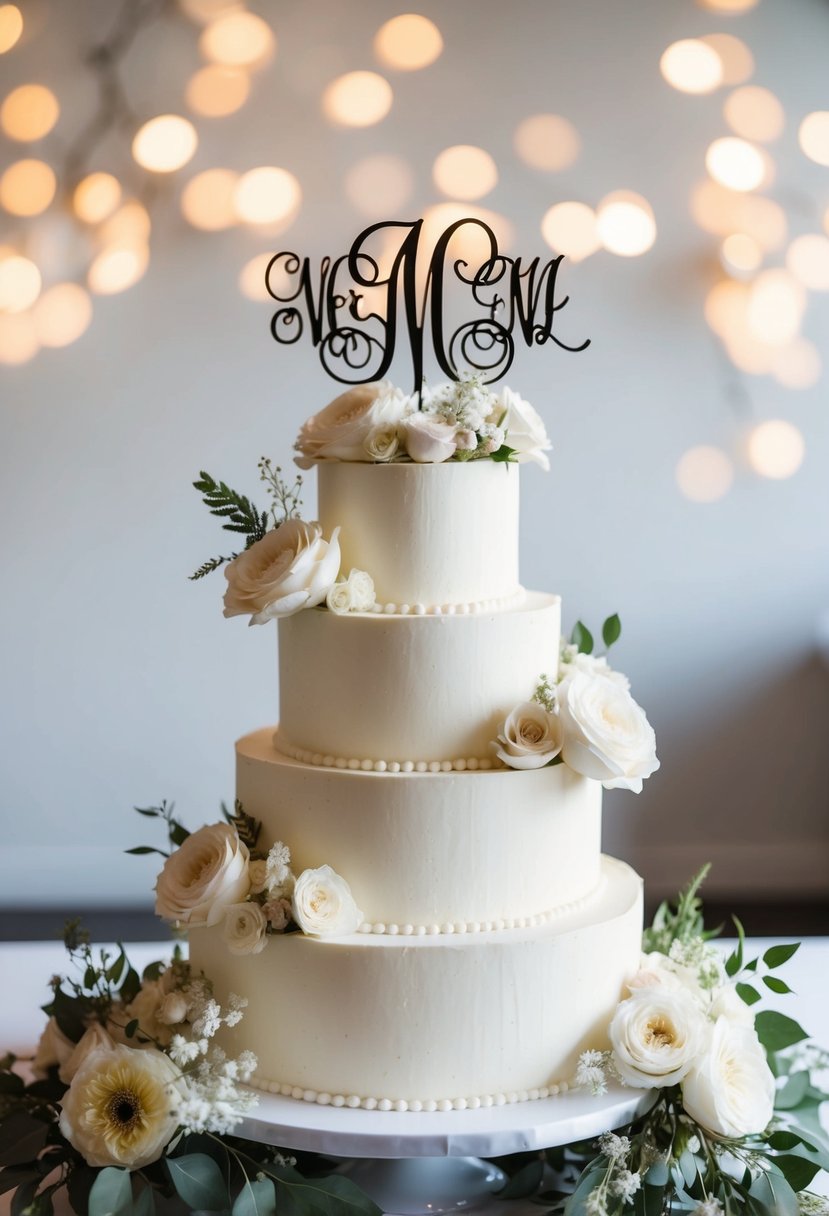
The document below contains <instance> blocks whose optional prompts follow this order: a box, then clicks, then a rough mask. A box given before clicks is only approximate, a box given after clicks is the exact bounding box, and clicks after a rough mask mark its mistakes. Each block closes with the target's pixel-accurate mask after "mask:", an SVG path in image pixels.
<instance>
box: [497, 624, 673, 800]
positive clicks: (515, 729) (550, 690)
mask: <svg viewBox="0 0 829 1216" xmlns="http://www.w3.org/2000/svg"><path fill="white" fill-rule="evenodd" d="M492 750H493V752H494V754H495V755H496V756H497V757H498V759H499V760H501V761H502V763H504V764H506V765H508V766H509V767H510V768H516V769H532V768H542V767H543V766H544V765H545V764H550V763H551V761H553V760H556V759H558V757H561V760H562V761H563V762H564V763H565V764H566V765H567V766H568V767H569V768H571V769H573V770H574V772H577V773H581V774H582V775H583V776H585V777H591V778H593V780H595V781H601V783H602V785H603V786H604V787H605V789H628V790H633V791H634V792H635V793H639V792H640V791H641V789H642V782H643V780H644V779H645V778H646V777H650V775H651V774H652V773H654V772H656V770H657V769H658V768H659V761H658V759H657V757H656V736H655V735H654V732H653V727H652V726H651V724H650V723H649V722H648V719H647V717H646V716H645V711H644V710H643V709H642V708H641V706H640V705H638V704H637V703H636V701H634V699H633V697H632V696H631V695H630V682H629V681H628V679H627V677H626V676H624V675H622V673H621V672H618V671H614V670H613V669H612V668H611V667H610V666H609V665H608V662H607V659H606V658H604V657H596V656H594V655H588V654H580V653H579V652H578V650H577V649H576V648H575V647H571V646H568V647H565V648H563V650H562V655H561V665H560V669H559V677H558V682H557V683H555V684H554V683H552V682H551V681H550V680H549V678H548V677H546V676H542V677H541V680H540V681H539V684H538V687H537V688H536V691H535V696H534V699H533V700H532V701H525V702H523V703H522V704H520V705H517V706H516V707H515V709H513V710H512V712H511V713H509V714H508V715H507V717H506V719H505V720H504V723H503V725H502V727H501V731H500V733H499V735H498V738H497V740H496V741H495V742H494V743H493V744H492Z"/></svg>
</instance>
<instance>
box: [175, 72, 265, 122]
mask: <svg viewBox="0 0 829 1216" xmlns="http://www.w3.org/2000/svg"><path fill="white" fill-rule="evenodd" d="M249 96H250V77H249V76H248V74H247V72H246V71H245V70H244V68H223V67H220V66H219V65H218V64H216V63H210V64H208V65H207V67H206V68H200V69H199V71H198V72H195V73H194V74H193V75H192V76H191V77H190V79H189V80H188V81H187V88H186V89H185V93H184V99H185V101H186V102H187V105H188V106H189V107H190V109H191V110H192V111H193V113H194V114H201V115H202V116H203V117H204V118H223V117H224V116H225V115H226V114H235V113H236V111H237V110H240V109H241V108H242V106H243V105H244V104H245V102H246V101H247V99H248V97H249Z"/></svg>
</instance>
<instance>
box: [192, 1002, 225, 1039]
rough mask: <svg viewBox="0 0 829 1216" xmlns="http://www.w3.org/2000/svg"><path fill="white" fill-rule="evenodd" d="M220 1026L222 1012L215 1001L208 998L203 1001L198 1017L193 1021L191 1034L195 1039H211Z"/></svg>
mask: <svg viewBox="0 0 829 1216" xmlns="http://www.w3.org/2000/svg"><path fill="white" fill-rule="evenodd" d="M221 1024H222V1011H221V1008H220V1006H219V1005H218V1003H217V1002H216V1001H214V1000H213V998H212V997H210V999H209V1000H207V1001H205V1003H204V1006H203V1008H202V1009H201V1011H200V1012H199V1014H198V1016H197V1017H196V1018H195V1019H194V1020H193V1023H192V1025H193V1034H194V1035H196V1037H197V1038H205V1039H212V1038H213V1035H214V1034H215V1033H216V1031H217V1030H218V1029H219V1027H220V1026H221Z"/></svg>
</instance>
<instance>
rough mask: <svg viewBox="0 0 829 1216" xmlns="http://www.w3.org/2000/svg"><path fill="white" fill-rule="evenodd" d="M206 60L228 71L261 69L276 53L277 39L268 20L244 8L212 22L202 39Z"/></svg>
mask: <svg viewBox="0 0 829 1216" xmlns="http://www.w3.org/2000/svg"><path fill="white" fill-rule="evenodd" d="M199 50H200V51H201V53H202V55H204V57H205V59H209V60H210V61H211V62H212V63H219V64H221V65H222V66H223V67H226V68H260V67H263V66H264V65H265V64H266V63H268V62H269V61H270V59H271V58H272V57H273V55H274V53H275V51H276V38H275V37H274V33H273V30H272V29H271V27H270V26H269V25H268V23H267V21H263V20H262V18H261V17H257V16H256V14H255V13H248V12H245V11H244V10H243V9H238V8H237V9H232V10H231V11H230V12H228V13H225V14H224V15H222V16H219V17H217V18H216V20H215V21H211V22H210V24H209V25H208V26H207V28H206V29H205V30H204V33H203V34H202V36H201V38H200V39H199Z"/></svg>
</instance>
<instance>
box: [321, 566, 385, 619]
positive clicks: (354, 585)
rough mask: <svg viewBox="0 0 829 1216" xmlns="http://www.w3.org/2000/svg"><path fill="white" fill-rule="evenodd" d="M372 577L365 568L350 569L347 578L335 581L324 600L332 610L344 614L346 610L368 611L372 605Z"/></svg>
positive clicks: (373, 596)
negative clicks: (339, 581)
mask: <svg viewBox="0 0 829 1216" xmlns="http://www.w3.org/2000/svg"><path fill="white" fill-rule="evenodd" d="M374 599H375V595H374V579H373V578H372V577H371V575H370V574H366V572H365V570H352V571H350V573H349V575H348V578H347V579H345V580H344V581H343V582H341V583H335V584H334V586H333V587H332V588H331V590H330V591H329V592H328V595H327V596H326V597H325V602H326V604H327V605H328V607H329V608H330V609H331V611H332V612H336V613H337V615H338V616H344V615H345V614H346V613H348V612H368V611H369V610H370V609H371V608H372V607H373V605H374Z"/></svg>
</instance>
